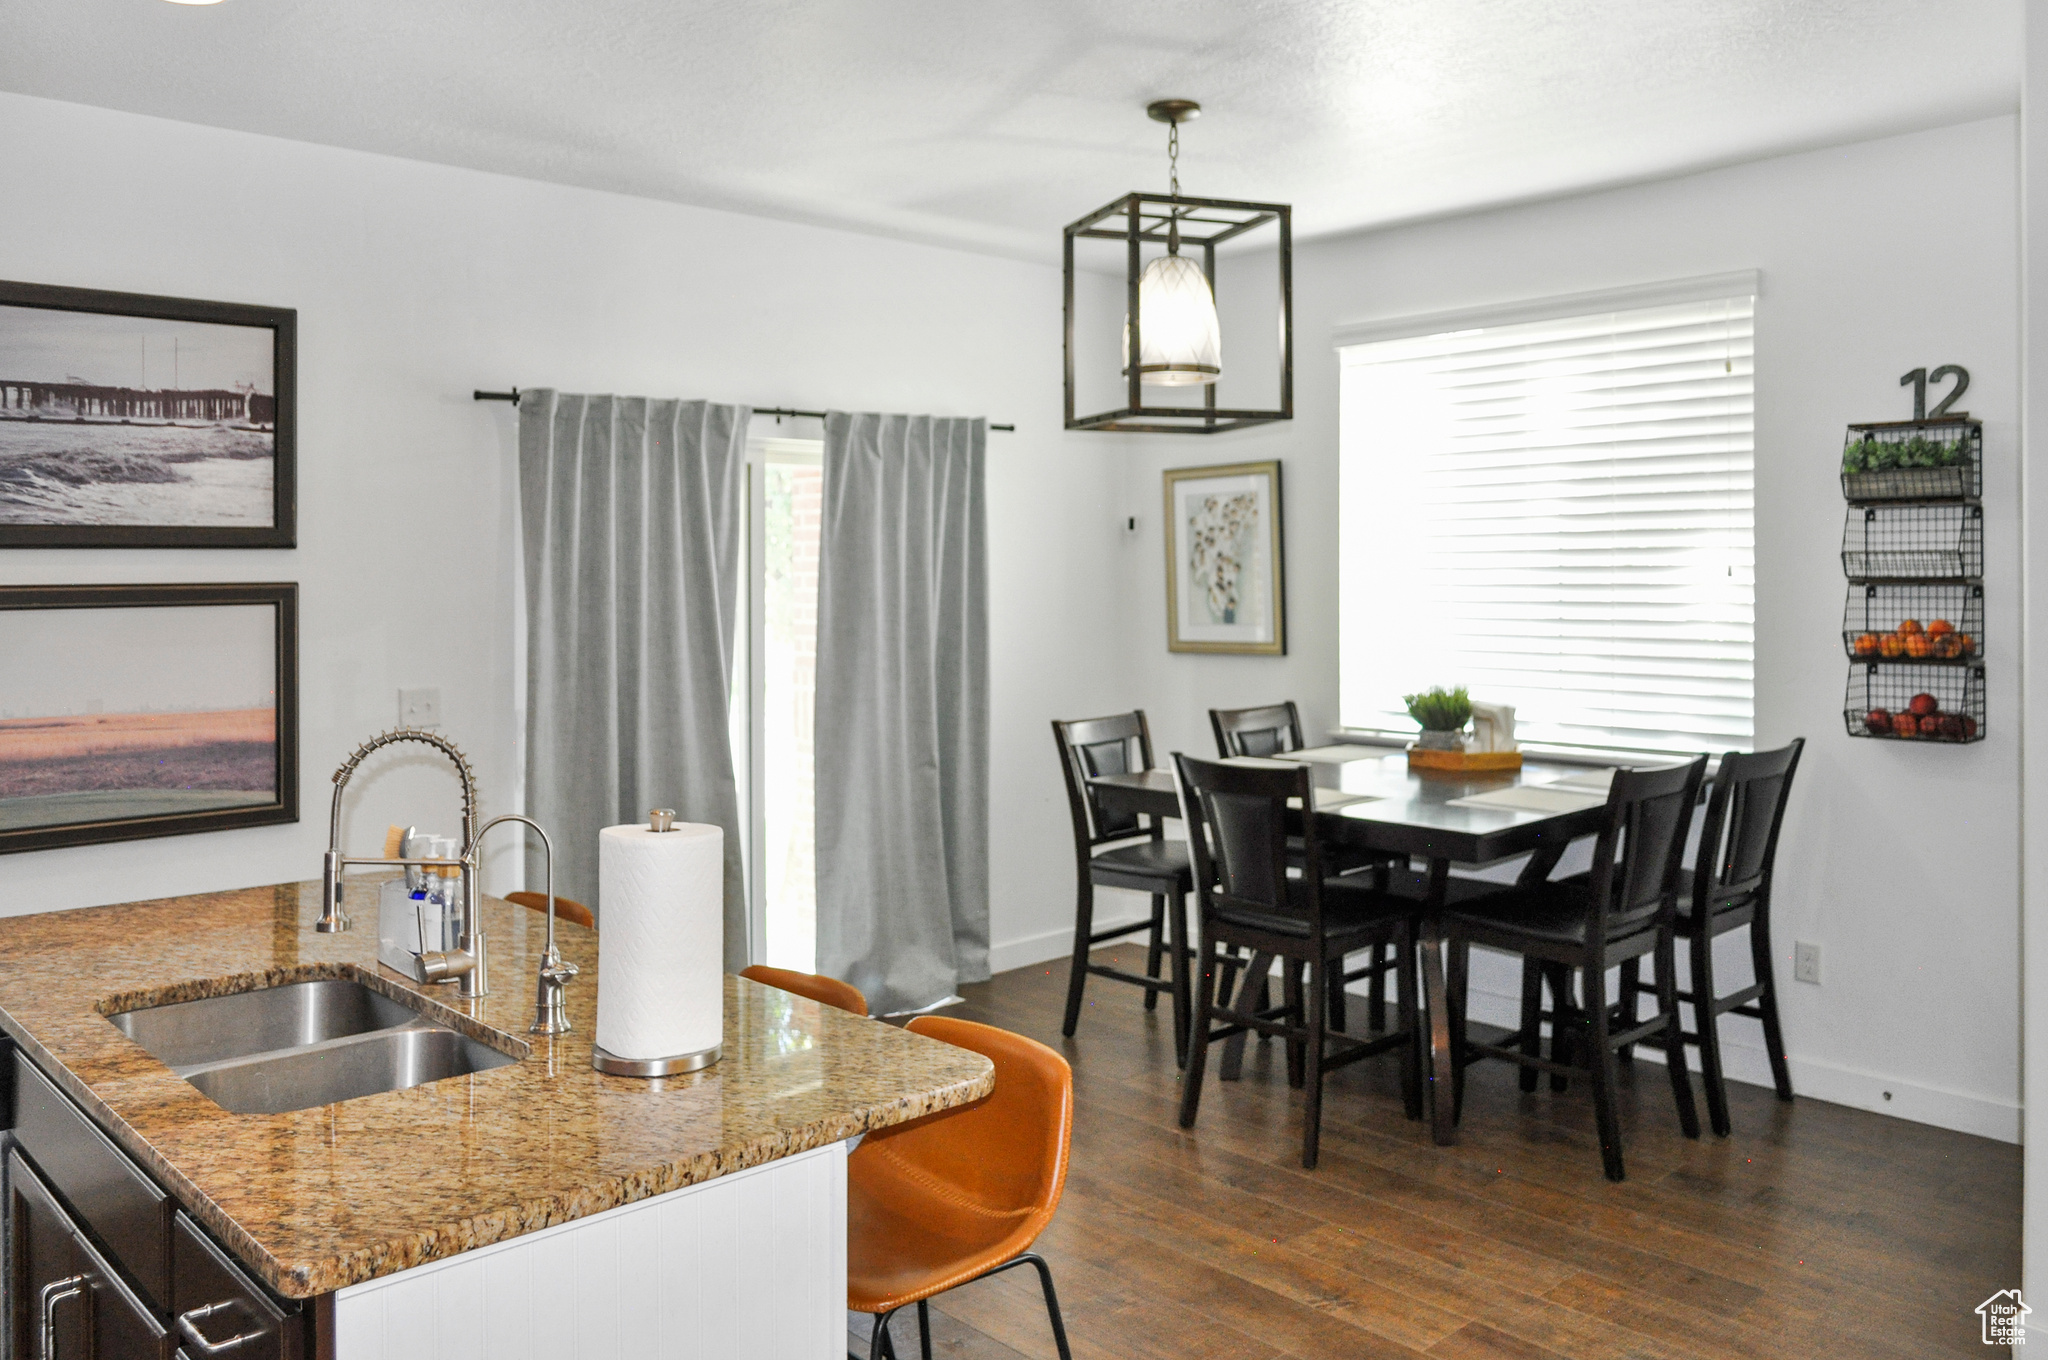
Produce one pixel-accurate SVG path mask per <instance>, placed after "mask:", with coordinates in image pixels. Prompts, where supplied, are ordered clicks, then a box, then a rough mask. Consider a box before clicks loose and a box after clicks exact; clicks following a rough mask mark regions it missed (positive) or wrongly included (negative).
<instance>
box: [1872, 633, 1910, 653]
mask: <svg viewBox="0 0 2048 1360" xmlns="http://www.w3.org/2000/svg"><path fill="white" fill-rule="evenodd" d="M1877 650H1878V652H1879V654H1880V655H1883V656H1898V655H1900V654H1901V653H1903V652H1904V651H1905V650H1906V640H1905V639H1904V638H1902V637H1900V636H1899V635H1898V634H1897V633H1886V634H1885V635H1884V636H1883V637H1882V638H1879V639H1878V643H1877Z"/></svg>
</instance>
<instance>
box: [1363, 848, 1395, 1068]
mask: <svg viewBox="0 0 2048 1360" xmlns="http://www.w3.org/2000/svg"><path fill="white" fill-rule="evenodd" d="M1374 872H1375V873H1376V875H1377V876H1378V878H1379V879H1380V880H1381V882H1380V889H1381V891H1383V892H1384V891H1385V890H1386V884H1385V882H1384V880H1385V878H1386V873H1387V871H1386V867H1385V866H1384V865H1382V866H1381V867H1380V868H1379V869H1377V870H1375V871H1374ZM1385 948H1386V946H1384V945H1377V944H1376V945H1374V946H1373V947H1372V972H1370V973H1368V974H1367V975H1366V984H1365V987H1366V990H1365V1022H1366V1024H1367V1025H1368V1026H1370V1027H1371V1028H1372V1029H1373V1030H1374V1031H1375V1032H1378V1031H1382V1030H1385V1029H1386V1027H1387V974H1388V973H1389V972H1391V971H1392V970H1393V966H1394V960H1393V959H1392V958H1391V957H1388V956H1387V955H1384V954H1382V953H1381V951H1382V950H1383V949H1385ZM1395 948H1397V949H1398V948H1399V946H1395ZM1382 959H1385V962H1382V961H1381V960H1382Z"/></svg>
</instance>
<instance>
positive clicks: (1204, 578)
mask: <svg viewBox="0 0 2048 1360" xmlns="http://www.w3.org/2000/svg"><path fill="white" fill-rule="evenodd" d="M1281 544H1282V539H1281V533H1280V464H1279V463H1277V462H1272V463H1232V464H1229V465H1227V466H1224V467H1201V468H1173V469H1170V470H1169V471H1168V472H1167V474H1166V647H1167V650H1168V651H1173V652H1241V653H1244V654H1246V655H1250V656H1284V655H1286V652H1287V610H1286V594H1285V591H1284V590H1283V588H1282V583H1281Z"/></svg>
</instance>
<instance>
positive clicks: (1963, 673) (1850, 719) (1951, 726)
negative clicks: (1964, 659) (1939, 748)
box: [1842, 662, 1984, 745]
mask: <svg viewBox="0 0 2048 1360" xmlns="http://www.w3.org/2000/svg"><path fill="white" fill-rule="evenodd" d="M1842 721H1843V722H1844V724H1845V725H1846V726H1847V727H1848V729H1849V735H1850V736H1852V737H1874V738H1877V739H1880V740H1884V741H1923V742H1936V743H1942V744H1947V745H1960V744H1964V743H1967V742H1973V741H1982V740H1984V668H1983V667H1982V666H1936V665H1921V664H1915V663H1899V662H1887V663H1872V664H1870V665H1867V666H1856V667H1852V668H1851V669H1850V672H1849V690H1848V693H1847V694H1846V695H1844V696H1843V700H1842Z"/></svg>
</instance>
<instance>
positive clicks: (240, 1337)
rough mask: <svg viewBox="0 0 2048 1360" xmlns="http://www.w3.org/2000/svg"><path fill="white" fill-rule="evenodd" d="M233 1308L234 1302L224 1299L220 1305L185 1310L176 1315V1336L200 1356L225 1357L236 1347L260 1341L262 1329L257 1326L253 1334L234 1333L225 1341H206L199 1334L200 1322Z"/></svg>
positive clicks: (214, 1304)
mask: <svg viewBox="0 0 2048 1360" xmlns="http://www.w3.org/2000/svg"><path fill="white" fill-rule="evenodd" d="M234 1306H235V1304H234V1300H232V1299H225V1300H223V1301H221V1302H220V1303H208V1304H203V1305H201V1306H200V1307H198V1308H188V1309H186V1310H185V1311H184V1312H182V1313H180V1314H178V1335H179V1336H181V1337H183V1338H184V1339H185V1340H186V1341H187V1342H189V1343H191V1345H192V1347H193V1349H195V1350H197V1351H198V1352H199V1353H200V1354H201V1355H226V1354H227V1353H228V1352H229V1351H231V1350H234V1349H235V1348H236V1347H238V1346H244V1345H247V1344H248V1343H249V1342H251V1341H261V1340H262V1339H263V1329H262V1327H261V1326H258V1327H257V1329H256V1330H255V1331H253V1332H236V1333H235V1334H234V1335H233V1336H231V1337H229V1338H228V1339H227V1340H225V1341H208V1340H207V1339H206V1337H205V1335H204V1334H203V1333H201V1332H200V1330H199V1324H200V1322H201V1321H203V1320H204V1319H206V1318H210V1317H212V1316H213V1315H214V1314H215V1313H224V1312H226V1311H227V1310H228V1309H230V1308H233V1307H234Z"/></svg>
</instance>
